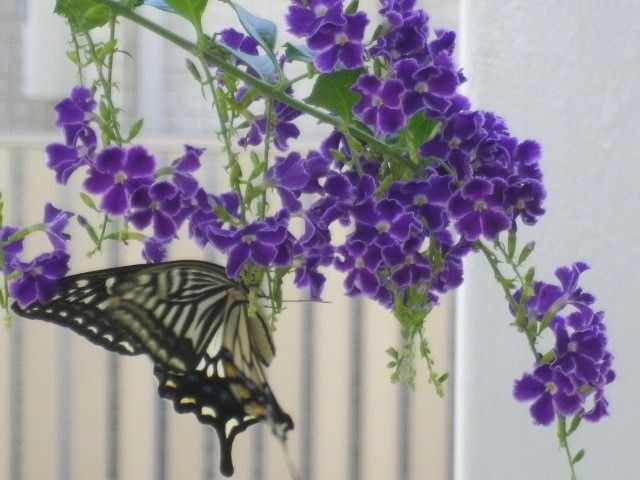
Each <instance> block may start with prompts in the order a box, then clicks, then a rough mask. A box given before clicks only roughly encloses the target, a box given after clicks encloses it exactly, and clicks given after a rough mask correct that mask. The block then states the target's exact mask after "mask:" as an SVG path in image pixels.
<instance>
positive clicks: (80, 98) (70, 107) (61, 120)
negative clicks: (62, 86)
mask: <svg viewBox="0 0 640 480" xmlns="http://www.w3.org/2000/svg"><path fill="white" fill-rule="evenodd" d="M96 105H97V104H96V101H95V100H94V99H93V93H92V92H91V90H89V89H88V88H86V87H83V86H81V85H79V86H75V87H73V90H71V96H70V97H69V98H65V99H64V100H62V101H61V102H60V103H58V104H57V105H56V106H55V107H54V109H55V111H56V113H57V114H58V118H57V119H56V125H57V126H64V125H67V124H78V123H85V122H88V121H89V120H90V118H91V113H92V112H93V110H95V108H96Z"/></svg>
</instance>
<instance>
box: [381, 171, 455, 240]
mask: <svg viewBox="0 0 640 480" xmlns="http://www.w3.org/2000/svg"><path fill="white" fill-rule="evenodd" d="M451 184H452V179H451V177H449V176H446V175H437V174H431V175H430V176H429V178H428V179H427V180H424V181H412V182H394V183H393V184H391V186H390V187H389V192H388V196H389V198H393V199H395V200H397V201H399V202H400V203H401V204H402V205H404V206H405V208H407V209H408V210H409V211H411V212H413V214H414V215H415V217H416V218H417V219H418V220H419V221H420V222H421V223H422V224H423V225H425V226H426V227H427V228H428V229H429V231H431V232H438V231H441V230H442V229H444V228H445V227H446V226H447V225H448V223H449V219H448V215H447V211H446V208H445V207H446V205H447V202H448V201H449V199H450V198H451V196H452V195H453V192H452V191H451Z"/></svg>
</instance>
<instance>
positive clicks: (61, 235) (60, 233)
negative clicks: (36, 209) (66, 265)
mask: <svg viewBox="0 0 640 480" xmlns="http://www.w3.org/2000/svg"><path fill="white" fill-rule="evenodd" d="M71 217H73V213H71V212H65V211H63V210H60V209H58V208H56V207H54V206H53V205H52V204H51V203H49V202H47V203H46V205H45V206H44V223H45V224H46V225H47V236H48V237H49V241H50V242H51V245H53V249H54V250H61V251H66V250H67V242H68V241H69V238H70V236H69V234H68V233H65V232H64V229H65V228H67V225H68V224H69V219H70V218H71Z"/></svg>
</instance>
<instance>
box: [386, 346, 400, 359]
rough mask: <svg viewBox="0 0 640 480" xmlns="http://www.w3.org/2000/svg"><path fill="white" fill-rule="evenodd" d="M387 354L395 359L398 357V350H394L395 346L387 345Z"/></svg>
mask: <svg viewBox="0 0 640 480" xmlns="http://www.w3.org/2000/svg"><path fill="white" fill-rule="evenodd" d="M387 355H389V356H390V357H391V358H393V359H395V360H397V359H398V357H399V353H398V350H396V349H395V348H393V347H389V348H387Z"/></svg>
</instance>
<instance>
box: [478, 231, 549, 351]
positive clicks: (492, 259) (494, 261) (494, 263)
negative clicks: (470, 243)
mask: <svg viewBox="0 0 640 480" xmlns="http://www.w3.org/2000/svg"><path fill="white" fill-rule="evenodd" d="M475 245H476V246H477V247H478V249H480V251H481V252H482V253H483V254H484V256H485V257H486V259H487V261H488V262H489V265H490V266H491V269H492V270H493V274H494V276H495V277H496V280H498V283H499V284H500V286H501V287H502V290H503V291H504V294H505V298H506V299H507V301H508V302H509V304H510V305H511V307H512V308H513V310H514V311H516V310H517V309H518V302H516V300H515V299H514V298H513V295H512V294H511V290H509V287H507V279H506V278H505V276H504V275H503V274H502V272H501V271H500V269H499V268H498V258H497V257H496V256H495V254H494V253H493V252H492V251H491V250H489V248H488V247H487V246H486V245H485V244H483V243H482V242H480V241H478V242H476V243H475ZM520 278H521V277H520ZM523 287H524V283H523ZM523 331H524V333H525V335H526V336H527V342H528V344H529V349H530V350H531V352H532V353H533V357H534V358H535V361H536V362H537V361H539V360H540V357H541V355H540V352H538V349H537V348H536V339H535V334H532V333H531V332H530V331H529V329H528V328H527V325H526V324H525V325H524V328H523Z"/></svg>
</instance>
